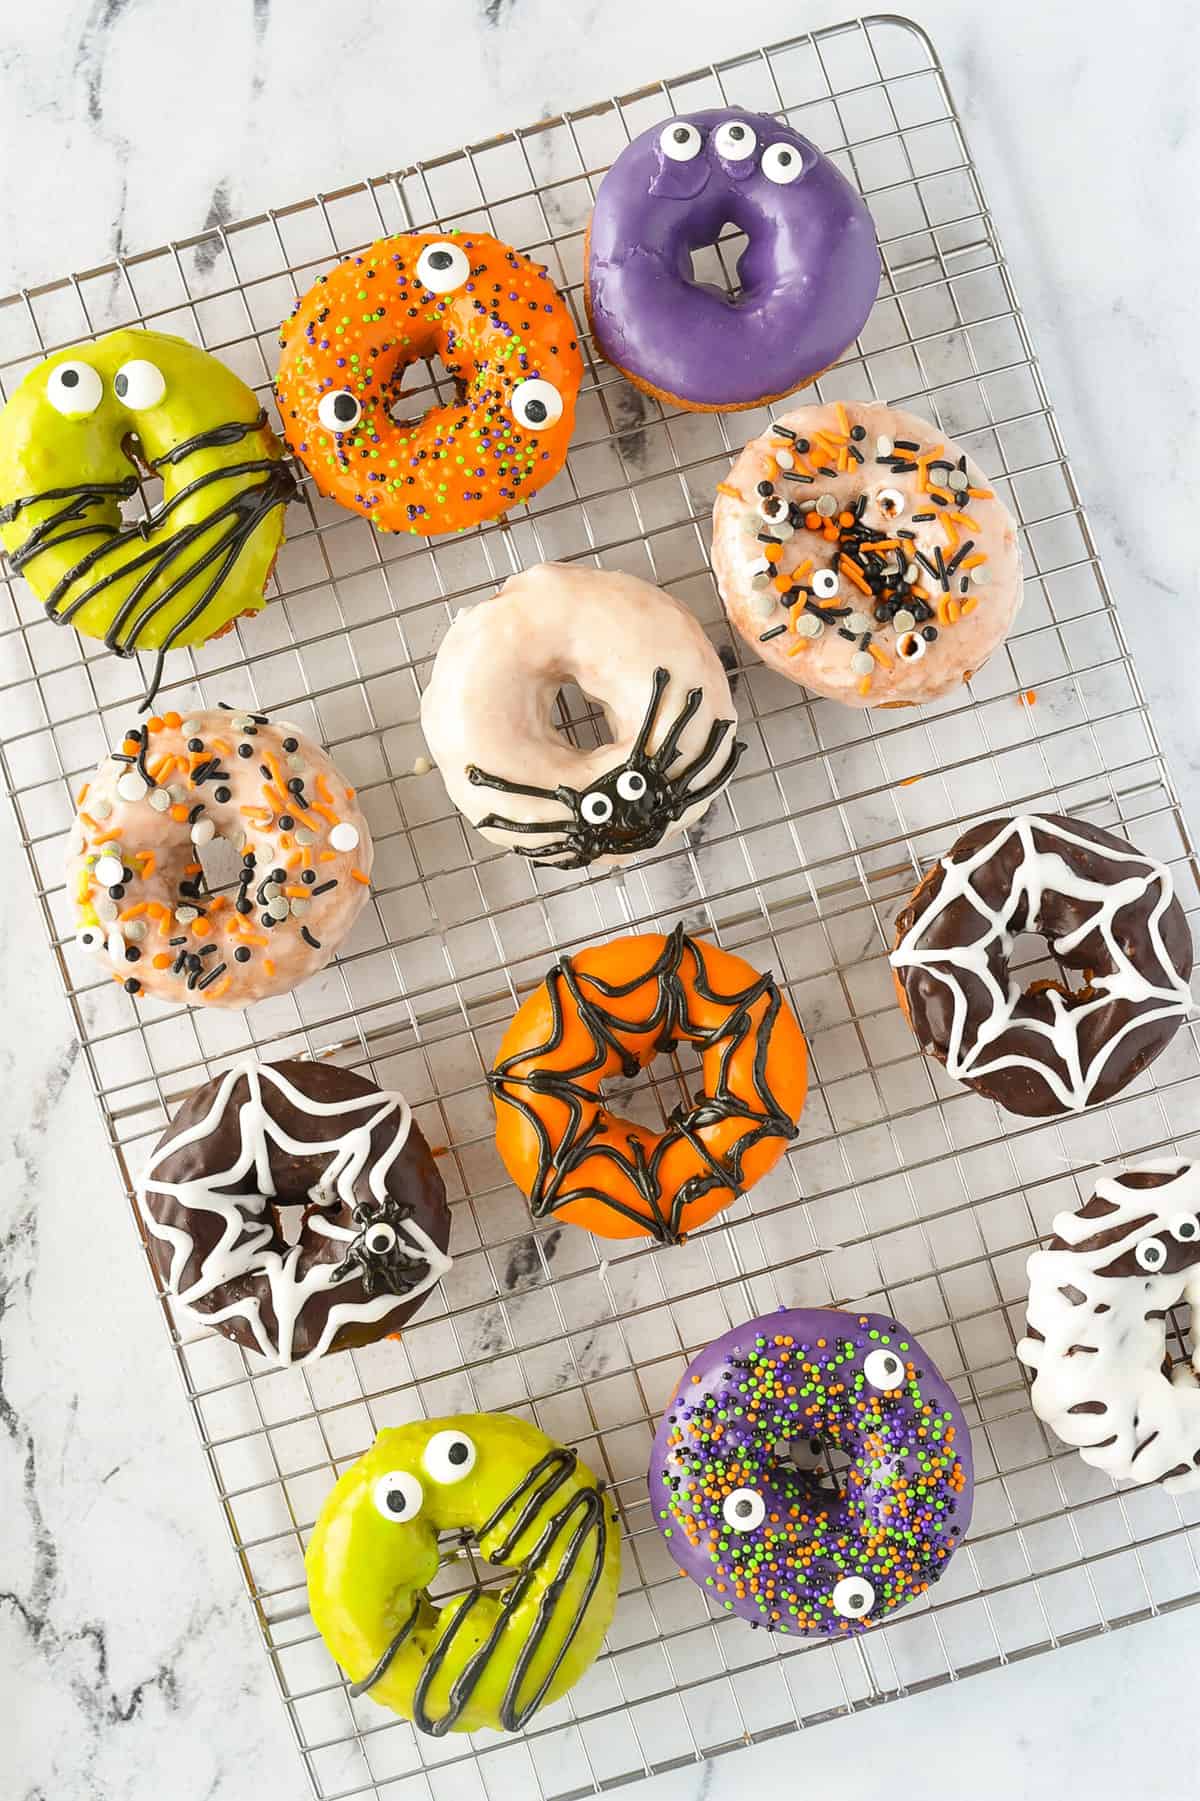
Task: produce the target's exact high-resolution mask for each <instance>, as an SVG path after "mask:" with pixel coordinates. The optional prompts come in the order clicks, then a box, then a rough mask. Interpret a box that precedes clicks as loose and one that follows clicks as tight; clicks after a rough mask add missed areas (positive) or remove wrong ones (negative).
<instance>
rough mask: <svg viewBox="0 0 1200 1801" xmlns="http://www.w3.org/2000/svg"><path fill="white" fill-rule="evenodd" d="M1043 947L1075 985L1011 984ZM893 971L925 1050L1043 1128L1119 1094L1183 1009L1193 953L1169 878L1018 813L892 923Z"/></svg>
mask: <svg viewBox="0 0 1200 1801" xmlns="http://www.w3.org/2000/svg"><path fill="white" fill-rule="evenodd" d="M1022 932H1034V933H1038V934H1040V935H1041V936H1042V937H1043V938H1045V939H1046V941H1047V945H1048V947H1049V948H1050V949H1051V950H1052V951H1053V953H1054V956H1055V957H1056V958H1057V960H1058V962H1059V964H1060V965H1061V966H1062V967H1063V969H1065V970H1078V971H1079V972H1080V973H1081V974H1082V976H1083V982H1084V985H1083V986H1082V987H1081V988H1078V989H1072V988H1070V987H1069V986H1068V985H1067V984H1066V983H1060V982H1055V981H1042V980H1039V981H1036V982H1032V983H1030V985H1029V986H1028V987H1027V988H1026V989H1025V990H1024V992H1022V991H1021V989H1019V988H1018V987H1017V985H1016V983H1015V982H1014V981H1013V980H1012V978H1011V976H1010V974H1009V958H1010V956H1011V955H1012V948H1013V943H1014V941H1015V939H1016V938H1017V937H1018V936H1019V934H1020V933H1022ZM892 968H893V972H894V976H895V982H896V992H897V994H898V996H899V999H900V1005H901V1007H902V1008H903V1009H904V1013H905V1015H906V1017H907V1019H908V1022H909V1024H910V1025H911V1026H912V1029H913V1031H914V1032H915V1033H916V1035H917V1040H918V1042H919V1043H920V1045H921V1048H922V1050H924V1051H927V1052H928V1053H929V1055H930V1056H933V1057H936V1058H937V1060H938V1062H939V1063H944V1064H945V1066H946V1070H947V1072H948V1073H949V1074H950V1075H952V1076H953V1077H954V1078H955V1080H956V1081H959V1082H964V1083H966V1085H967V1087H968V1088H974V1089H975V1090H976V1091H977V1092H978V1093H979V1094H984V1095H987V1096H988V1098H989V1099H990V1100H993V1101H998V1102H999V1104H1000V1106H1002V1107H1007V1109H1008V1110H1009V1112H1010V1113H1023V1114H1027V1115H1032V1116H1033V1117H1035V1118H1041V1119H1048V1118H1052V1117H1054V1116H1055V1115H1057V1114H1061V1113H1072V1112H1079V1111H1081V1110H1082V1109H1083V1108H1084V1107H1091V1106H1095V1105H1096V1104H1097V1103H1098V1102H1100V1101H1108V1100H1111V1099H1112V1097H1113V1095H1115V1094H1119V1093H1120V1092H1121V1090H1122V1089H1123V1088H1125V1087H1127V1086H1128V1084H1129V1083H1130V1082H1132V1081H1133V1079H1134V1077H1135V1076H1137V1075H1140V1073H1141V1071H1142V1070H1143V1069H1145V1068H1146V1066H1147V1064H1149V1063H1152V1062H1153V1061H1154V1059H1155V1057H1157V1056H1158V1055H1159V1053H1160V1052H1161V1051H1164V1050H1165V1049H1166V1047H1167V1045H1168V1044H1169V1043H1170V1042H1171V1039H1172V1038H1173V1037H1174V1036H1175V1033H1176V1032H1177V1031H1178V1030H1179V1027H1180V1025H1181V1024H1182V1022H1183V1021H1184V1020H1185V1019H1186V1018H1187V1017H1188V1015H1189V1013H1190V1012H1191V1011H1192V1010H1193V1009H1192V998H1191V994H1190V992H1189V990H1188V978H1189V977H1190V975H1191V973H1192V939H1191V933H1190V931H1189V930H1188V923H1187V918H1186V916H1185V914H1184V911H1183V908H1182V907H1181V905H1180V903H1179V900H1178V898H1177V897H1176V895H1175V892H1174V883H1173V881H1172V878H1171V872H1170V870H1169V869H1168V868H1167V866H1166V865H1165V864H1164V863H1156V862H1155V861H1154V859H1153V858H1152V857H1146V856H1143V855H1142V853H1141V851H1138V850H1135V849H1134V847H1133V846H1132V844H1130V843H1129V842H1128V840H1127V839H1124V838H1118V837H1117V836H1116V834H1115V833H1113V832H1104V831H1101V830H1100V829H1099V827H1097V826H1094V825H1085V824H1084V823H1083V821H1082V820H1078V819H1064V818H1061V817H1059V816H1058V815H1056V814H1047V815H1045V816H1041V815H1038V814H1033V813H1019V814H1017V815H1016V816H1015V817H1013V818H1010V819H986V820H984V821H983V822H982V823H981V824H979V825H976V826H972V827H971V829H970V830H969V831H967V832H964V833H963V835H962V837H961V838H960V839H959V840H958V842H957V843H956V844H955V845H954V847H953V849H952V850H951V852H950V854H949V856H947V857H943V858H941V860H940V861H939V862H937V863H935V864H934V866H933V868H932V869H931V870H930V871H929V873H928V874H927V875H926V876H925V878H924V880H923V881H922V882H921V883H920V884H919V885H918V887H917V889H916V891H915V893H914V894H913V896H912V899H911V900H910V901H909V902H908V904H907V906H905V907H904V908H903V910H902V911H901V913H900V914H899V917H898V918H897V920H896V948H895V950H894V951H893V952H892Z"/></svg>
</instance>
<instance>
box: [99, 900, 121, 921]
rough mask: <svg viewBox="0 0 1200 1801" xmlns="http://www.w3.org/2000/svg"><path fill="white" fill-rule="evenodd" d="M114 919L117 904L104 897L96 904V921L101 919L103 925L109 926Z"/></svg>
mask: <svg viewBox="0 0 1200 1801" xmlns="http://www.w3.org/2000/svg"><path fill="white" fill-rule="evenodd" d="M116 917H117V903H116V901H115V900H109V898H108V896H107V895H105V896H104V898H103V900H98V901H97V902H96V918H97V919H102V920H103V921H104V923H105V925H110V924H111V923H112V921H113V920H114V919H115V918H116Z"/></svg>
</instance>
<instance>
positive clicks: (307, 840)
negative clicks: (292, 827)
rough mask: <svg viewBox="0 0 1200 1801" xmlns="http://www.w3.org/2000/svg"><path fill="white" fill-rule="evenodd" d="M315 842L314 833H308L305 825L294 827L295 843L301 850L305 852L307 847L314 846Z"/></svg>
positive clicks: (315, 835) (315, 836)
mask: <svg viewBox="0 0 1200 1801" xmlns="http://www.w3.org/2000/svg"><path fill="white" fill-rule="evenodd" d="M316 842H317V834H316V833H315V832H310V831H309V829H308V827H307V826H306V825H298V826H297V827H296V843H297V844H298V845H299V846H300V847H301V849H302V850H307V849H308V847H309V845H311V844H315V843H316Z"/></svg>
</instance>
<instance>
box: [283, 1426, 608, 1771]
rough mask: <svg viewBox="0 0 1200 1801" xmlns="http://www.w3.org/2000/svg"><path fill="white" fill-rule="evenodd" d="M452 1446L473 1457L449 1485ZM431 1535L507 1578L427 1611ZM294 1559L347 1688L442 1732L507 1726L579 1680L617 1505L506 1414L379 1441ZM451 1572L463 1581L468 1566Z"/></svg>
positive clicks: (602, 1592)
mask: <svg viewBox="0 0 1200 1801" xmlns="http://www.w3.org/2000/svg"><path fill="white" fill-rule="evenodd" d="M461 1441H465V1442H466V1444H467V1445H469V1446H470V1447H471V1451H472V1453H473V1458H474V1461H473V1464H472V1465H471V1466H470V1467H468V1468H467V1471H466V1473H465V1474H462V1475H459V1474H458V1468H457V1467H456V1466H455V1464H454V1463H453V1462H452V1461H451V1457H450V1455H448V1447H452V1446H454V1445H456V1444H459V1445H460V1446H461ZM397 1475H399V1476H400V1477H401V1478H402V1484H401V1485H397V1483H396V1482H395V1480H394V1478H395V1477H396V1476H397ZM414 1480H415V1482H416V1483H417V1484H419V1490H420V1492H419V1494H414V1492H413V1490H412V1488H411V1484H412V1482H413V1481H414ZM401 1487H403V1488H404V1489H405V1490H406V1494H405V1495H404V1496H402V1497H401V1498H402V1499H403V1500H404V1509H405V1510H404V1515H403V1518H402V1519H399V1520H398V1519H396V1518H395V1517H394V1513H395V1508H394V1506H389V1503H388V1497H390V1498H391V1501H392V1502H393V1503H394V1501H395V1499H396V1497H397V1495H399V1494H400V1490H401ZM412 1502H415V1503H416V1506H415V1509H414V1510H413V1511H411V1512H410V1511H408V1507H409V1505H410V1503H412ZM439 1533H442V1534H450V1533H457V1534H460V1535H461V1534H469V1535H470V1537H471V1539H472V1540H473V1543H474V1548H475V1556H476V1559H477V1560H478V1561H480V1562H491V1563H494V1564H496V1565H497V1566H502V1567H505V1568H511V1569H513V1570H515V1571H516V1575H515V1577H514V1578H513V1579H512V1580H511V1581H509V1582H507V1583H503V1584H497V1585H496V1586H491V1585H490V1584H489V1585H488V1586H487V1587H485V1588H479V1587H467V1590H466V1593H465V1594H455V1595H454V1596H453V1598H452V1599H450V1600H448V1601H447V1602H446V1603H445V1605H439V1604H438V1603H436V1602H434V1601H431V1600H430V1598H429V1595H428V1592H427V1591H428V1588H429V1585H430V1584H431V1583H432V1581H433V1580H434V1578H435V1576H436V1575H437V1573H438V1568H439V1562H440V1559H439V1549H438V1534H439ZM446 1551H447V1546H446V1545H445V1543H444V1544H443V1547H442V1554H443V1555H445V1554H446ZM305 1562H306V1567H307V1572H308V1596H309V1605H310V1608H311V1610H312V1615H313V1619H314V1620H315V1621H316V1624H317V1627H318V1628H319V1630H320V1632H321V1636H322V1637H323V1638H324V1640H325V1643H326V1644H327V1645H328V1647H329V1649H330V1651H331V1652H332V1653H333V1656H334V1657H335V1658H336V1659H337V1661H338V1663H339V1664H340V1665H341V1666H342V1668H343V1670H345V1671H346V1673H347V1675H348V1676H349V1677H350V1678H351V1681H352V1683H353V1684H355V1685H359V1686H360V1687H361V1689H362V1690H364V1691H365V1692H369V1693H370V1695H371V1697H372V1699H373V1700H375V1701H378V1702H380V1703H381V1704H382V1705H383V1706H385V1707H390V1708H391V1709H392V1710H393V1711H394V1712H395V1713H398V1714H400V1715H402V1717H403V1718H404V1719H406V1720H411V1721H412V1722H413V1723H414V1725H416V1726H417V1727H418V1728H419V1729H420V1730H421V1731H423V1732H429V1733H432V1734H434V1735H436V1736H440V1735H441V1734H442V1733H444V1732H448V1731H454V1732H474V1731H476V1730H478V1729H479V1728H480V1727H482V1726H490V1727H493V1728H496V1729H499V1730H504V1731H516V1730H519V1729H520V1728H521V1727H522V1726H524V1725H525V1723H526V1721H527V1720H528V1719H529V1718H530V1717H531V1716H532V1715H533V1713H535V1712H536V1710H537V1709H538V1707H541V1706H543V1705H545V1704H546V1703H547V1702H550V1701H553V1700H555V1699H557V1697H558V1696H559V1695H562V1694H564V1693H565V1692H566V1690H567V1689H568V1688H570V1687H571V1685H572V1683H574V1682H577V1681H578V1679H579V1677H580V1676H582V1674H583V1672H584V1671H585V1670H586V1669H587V1667H588V1665H589V1664H590V1663H591V1662H592V1659H593V1658H594V1657H595V1656H596V1653H597V1652H598V1651H599V1649H600V1645H601V1643H602V1641H603V1638H604V1634H605V1632H606V1630H607V1629H608V1625H609V1622H610V1620H611V1618H612V1613H613V1608H614V1606H615V1604H616V1594H617V1582H618V1578H619V1575H620V1565H621V1551H620V1540H619V1537H618V1529H617V1523H616V1513H615V1509H614V1508H613V1506H612V1503H611V1502H610V1501H609V1500H608V1498H607V1497H606V1496H605V1495H604V1493H603V1490H602V1489H601V1487H600V1485H599V1484H598V1483H597V1481H596V1478H595V1477H594V1476H593V1475H592V1473H591V1471H590V1470H589V1469H588V1468H587V1467H586V1466H585V1465H584V1464H583V1463H581V1462H579V1460H578V1459H577V1457H576V1455H575V1453H574V1452H573V1451H568V1450H566V1449H565V1448H564V1447H562V1446H561V1445H556V1444H555V1443H554V1441H553V1440H552V1439H550V1438H547V1437H546V1435H545V1434H544V1433H543V1432H540V1431H539V1430H538V1429H537V1427H536V1426H531V1425H528V1424H527V1423H526V1422H525V1421H524V1420H520V1419H516V1418H514V1417H512V1416H511V1415H509V1414H503V1413H497V1414H484V1413H463V1414H455V1415H454V1416H452V1417H451V1418H448V1419H438V1420H422V1421H419V1422H417V1423H415V1424H412V1425H408V1426H399V1427H393V1428H388V1429H387V1430H385V1431H383V1432H381V1433H380V1434H379V1436H378V1438H377V1439H376V1440H375V1443H374V1445H373V1447H372V1448H371V1450H370V1451H368V1452H367V1454H366V1456H365V1457H362V1458H360V1459H359V1461H358V1462H357V1463H356V1464H354V1465H353V1467H352V1468H351V1469H349V1470H347V1472H346V1474H345V1475H344V1476H343V1477H342V1478H341V1480H340V1481H339V1482H338V1484H337V1486H336V1487H335V1488H334V1490H333V1492H332V1493H331V1494H330V1495H329V1497H328V1499H327V1500H326V1502H325V1505H324V1507H323V1508H322V1509H321V1514H320V1517H319V1518H318V1520H317V1524H316V1528H315V1530H314V1532H313V1536H312V1539H311V1540H310V1542H309V1546H308V1553H307V1557H306V1560H305ZM456 1567H457V1568H459V1569H461V1572H462V1580H463V1584H464V1585H466V1584H467V1583H469V1578H470V1564H469V1563H467V1562H466V1561H464V1562H462V1563H461V1564H460V1565H457V1566H456ZM392 1647H395V1648H394V1650H392ZM389 1651H391V1655H390V1657H389V1656H388V1653H389ZM385 1658H386V1659H387V1662H386V1667H385V1668H384V1669H382V1670H381V1671H380V1672H379V1674H378V1675H377V1677H376V1679H375V1680H374V1681H369V1679H370V1677H371V1676H372V1672H375V1671H377V1670H378V1669H379V1665H380V1662H381V1660H383V1659H385Z"/></svg>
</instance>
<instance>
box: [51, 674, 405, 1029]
mask: <svg viewBox="0 0 1200 1801" xmlns="http://www.w3.org/2000/svg"><path fill="white" fill-rule="evenodd" d="M78 804H79V811H78V813H77V814H76V815H75V823H74V825H73V826H72V828H71V835H70V839H69V842H68V856H67V889H68V893H69V895H70V898H71V899H72V900H73V902H74V904H75V907H76V912H77V919H78V928H79V930H78V938H77V943H78V944H79V945H80V947H81V948H82V949H83V950H85V951H90V952H93V953H95V955H97V956H98V957H99V958H100V959H101V961H102V962H103V963H105V964H106V965H107V967H108V968H109V970H110V971H111V973H112V975H113V977H114V979H115V980H117V981H119V982H120V983H121V985H122V986H123V987H124V988H125V990H126V992H127V993H129V994H133V995H137V994H153V995H156V996H157V997H158V998H159V999H160V1000H165V1001H176V1002H179V1001H182V1002H185V1003H186V1004H188V1005H195V1006H209V1007H212V1006H217V1007H246V1006H249V1005H250V1004H251V1002H252V1001H258V1000H264V999H265V998H266V997H267V996H268V995H272V994H286V993H288V991H289V990H290V989H292V988H295V987H297V986H298V985H299V984H300V983H301V982H303V981H305V980H306V979H307V978H308V977H309V976H310V975H313V974H315V973H316V971H317V970H319V969H322V968H324V966H325V964H326V963H328V961H329V959H330V957H332V955H333V953H334V951H335V950H336V948H337V946H338V944H339V943H340V942H341V940H342V939H343V938H344V937H345V935H346V933H347V932H348V931H349V930H350V927H351V926H352V925H353V924H354V921H355V919H356V918H357V917H358V914H359V912H360V911H361V909H362V906H363V903H364V901H365V900H366V898H367V888H368V883H369V879H370V874H371V858H372V848H371V834H370V832H369V831H368V829H367V822H366V820H365V819H364V818H363V815H362V812H361V811H360V809H359V806H358V802H357V800H356V798H355V794H354V790H353V788H348V787H347V786H346V782H345V779H344V778H343V776H342V775H341V774H340V773H339V772H338V770H337V768H336V767H335V765H334V764H333V763H332V762H331V760H330V759H329V758H328V757H327V756H326V755H325V752H324V751H323V750H321V749H320V748H319V746H317V745H315V744H313V743H312V742H311V741H310V740H309V739H307V738H305V737H304V736H303V734H302V733H301V732H300V731H298V730H297V728H296V727H295V726H291V725H286V724H283V723H280V724H277V725H273V724H272V723H271V721H270V720H269V719H267V718H266V717H265V716H264V715H263V714H261V713H239V712H234V711H232V710H229V709H220V710H217V711H213V712H195V713H191V714H188V715H186V716H182V715H180V714H179V713H164V714H162V716H161V717H160V716H158V715H157V714H156V715H154V716H153V717H151V718H150V719H148V720H146V721H145V722H144V723H143V724H141V725H136V726H132V727H131V728H130V729H129V730H128V731H127V732H126V734H125V737H124V741H123V742H122V744H121V747H120V749H119V750H115V751H112V752H111V753H110V755H109V756H107V757H106V758H105V759H104V761H103V762H102V763H101V764H100V766H99V768H98V769H97V771H96V773H95V775H94V776H93V777H92V779H91V781H90V782H87V783H86V784H85V785H84V787H83V788H82V789H81V790H80V793H79V797H78ZM217 839H223V840H225V842H226V843H227V844H228V845H229V846H230V847H231V848H232V850H233V851H234V852H235V853H236V855H237V857H239V858H240V864H239V865H237V875H236V878H235V879H234V881H233V882H232V883H231V884H230V886H229V891H228V892H225V891H222V892H213V891H212V890H211V889H210V888H209V886H208V881H207V878H206V876H205V871H204V865H203V860H202V854H201V853H202V852H203V851H204V850H205V848H206V847H207V846H208V845H211V844H213V843H214V842H215V841H216V840H217Z"/></svg>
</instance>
